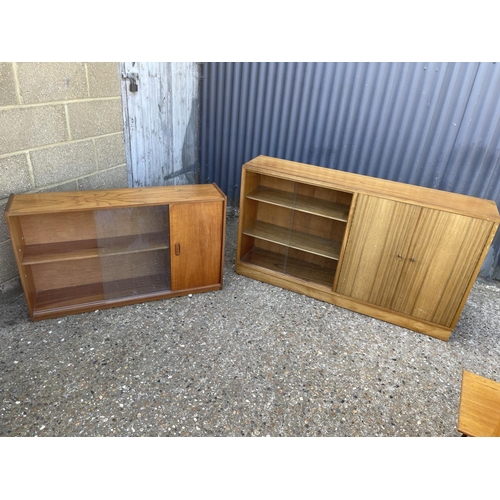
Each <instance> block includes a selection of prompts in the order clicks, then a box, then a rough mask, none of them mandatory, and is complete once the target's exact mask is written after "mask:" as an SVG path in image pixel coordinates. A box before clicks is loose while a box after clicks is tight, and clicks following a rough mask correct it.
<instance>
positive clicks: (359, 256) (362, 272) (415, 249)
mask: <svg viewBox="0 0 500 500" xmlns="http://www.w3.org/2000/svg"><path fill="white" fill-rule="evenodd" d="M491 229H492V223H491V222H488V221H482V220H478V219H475V218H471V217H465V216H462V215H456V214H450V213H447V212H441V211H438V210H433V209H428V208H421V207H418V206H416V205H411V204H406V203H400V202H395V201H391V200H386V199H382V198H377V197H372V196H360V197H359V200H358V204H357V207H356V212H355V214H354V216H353V222H352V226H351V230H350V234H349V240H348V242H347V245H346V250H345V253H344V260H343V264H342V267H341V270H340V275H339V280H338V284H337V292H338V293H340V294H343V295H346V296H349V297H352V298H355V299H358V300H361V301H364V302H368V303H370V304H374V305H377V306H380V307H385V308H387V309H391V310H393V311H396V312H400V313H404V314H408V315H410V316H413V317H415V318H419V319H423V320H426V321H429V322H433V323H437V324H441V325H444V326H448V327H450V326H452V324H453V320H454V318H455V316H456V313H457V310H458V308H459V307H460V304H461V302H462V299H463V296H464V293H465V292H466V290H467V285H468V283H469V282H470V280H471V277H472V274H473V272H474V270H475V268H476V266H477V263H478V258H479V256H480V255H481V250H482V248H483V247H484V245H485V243H486V241H487V239H488V236H489V234H490V233H491Z"/></svg>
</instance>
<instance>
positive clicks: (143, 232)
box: [5, 184, 226, 320]
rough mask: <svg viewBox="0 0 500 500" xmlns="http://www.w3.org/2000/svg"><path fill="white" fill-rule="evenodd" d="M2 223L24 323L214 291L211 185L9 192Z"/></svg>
mask: <svg viewBox="0 0 500 500" xmlns="http://www.w3.org/2000/svg"><path fill="white" fill-rule="evenodd" d="M5 217H6V219H7V224H8V227H9V232H10V237H11V241H12V246H13V249H14V253H15V256H16V260H17V265H18V269H19V275H20V278H21V282H22V285H23V289H24V294H25V297H26V302H27V305H28V309H29V313H30V316H31V319H32V320H39V319H44V318H51V317H57V316H61V315H66V314H75V313H80V312H84V311H91V310H95V309H101V308H107V307H114V306H119V305H125V304H133V303H137V302H144V301H149V300H156V299H162V298H167V297H174V296H179V295H186V294H190V293H198V292H208V291H212V290H219V289H221V288H222V273H223V258H224V243H225V240H224V238H225V226H226V196H225V194H224V193H223V192H222V191H221V190H220V189H219V188H218V187H217V186H216V185H215V184H197V185H182V186H166V187H149V188H125V189H112V190H106V191H78V192H59V193H39V194H19V195H11V196H10V198H9V201H8V204H7V207H6V210H5Z"/></svg>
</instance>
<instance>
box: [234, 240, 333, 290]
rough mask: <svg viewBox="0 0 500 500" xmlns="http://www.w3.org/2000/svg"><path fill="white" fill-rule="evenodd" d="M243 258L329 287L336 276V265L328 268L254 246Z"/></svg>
mask: <svg viewBox="0 0 500 500" xmlns="http://www.w3.org/2000/svg"><path fill="white" fill-rule="evenodd" d="M241 260H242V262H246V263H248V264H253V265H255V266H259V267H263V268H265V269H268V270H270V271H275V272H278V273H284V274H288V275H290V276H293V277H295V278H299V279H302V280H305V281H313V282H314V283H317V284H319V285H323V286H326V287H328V288H329V289H331V288H332V284H333V278H334V277H335V269H336V266H335V267H333V268H327V267H323V266H319V265H317V264H312V263H310V262H304V261H303V260H299V259H292V258H291V257H285V256H284V255H282V254H279V253H275V252H270V251H268V250H263V249H262V248H257V247H253V248H252V249H251V250H250V252H248V253H247V254H246V255H245V256H244V257H243V258H242V259H241Z"/></svg>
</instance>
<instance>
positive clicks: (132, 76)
mask: <svg viewBox="0 0 500 500" xmlns="http://www.w3.org/2000/svg"><path fill="white" fill-rule="evenodd" d="M122 78H123V79H124V80H130V83H129V87H128V88H129V90H130V92H137V91H138V90H139V86H138V84H137V81H138V80H139V73H135V72H130V73H122Z"/></svg>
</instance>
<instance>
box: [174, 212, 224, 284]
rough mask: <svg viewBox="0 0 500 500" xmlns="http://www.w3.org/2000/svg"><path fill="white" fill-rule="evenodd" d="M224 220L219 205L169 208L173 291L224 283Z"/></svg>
mask: <svg viewBox="0 0 500 500" xmlns="http://www.w3.org/2000/svg"><path fill="white" fill-rule="evenodd" d="M224 217H225V214H224V212H223V205H222V204H221V203H220V202H209V203H193V204H177V205H171V206H170V248H171V252H170V253H171V263H172V266H171V273H172V290H174V291H175V290H182V289H190V288H199V287H204V286H208V285H213V284H215V283H221V272H222V270H221V260H222V245H223V241H222V239H221V235H222V234H223V230H224V221H225V218H224Z"/></svg>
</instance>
